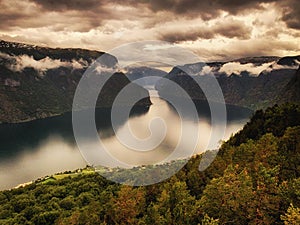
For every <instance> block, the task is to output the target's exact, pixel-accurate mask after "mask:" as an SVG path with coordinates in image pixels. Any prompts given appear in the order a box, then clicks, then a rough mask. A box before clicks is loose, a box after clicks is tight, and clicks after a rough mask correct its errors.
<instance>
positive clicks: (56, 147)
mask: <svg viewBox="0 0 300 225" xmlns="http://www.w3.org/2000/svg"><path fill="white" fill-rule="evenodd" d="M151 101H152V102H153V105H151V107H150V108H135V109H134V110H132V112H131V117H130V119H129V120H127V121H120V122H119V124H118V129H117V133H118V134H120V135H123V136H125V137H126V135H128V133H127V132H126V130H125V129H124V127H125V125H126V124H128V125H129V126H130V128H131V129H132V132H133V133H134V135H136V136H137V137H138V138H142V139H143V138H146V137H148V136H149V135H150V133H149V132H150V130H149V127H148V125H149V124H150V122H151V121H152V120H153V118H155V117H161V118H162V119H163V120H164V122H165V123H166V127H167V134H166V136H165V138H164V140H163V141H162V143H161V144H160V145H159V146H158V147H157V148H155V149H153V150H151V151H147V152H138V151H135V150H132V149H128V148H127V147H126V146H124V145H123V144H122V143H120V142H119V141H118V139H117V138H116V136H115V132H114V131H113V129H112V127H111V122H110V110H109V109H101V110H100V109H98V110H96V113H95V120H96V124H97V129H98V130H99V135H100V137H101V138H102V140H103V143H104V145H105V146H106V147H107V149H109V150H110V153H111V154H112V155H113V156H114V157H116V158H117V159H119V160H122V161H123V162H126V163H128V164H130V165H141V164H151V163H155V162H160V161H163V160H164V159H165V158H166V157H167V156H168V155H169V154H170V153H171V152H172V151H173V150H174V148H175V147H176V145H177V143H178V141H179V138H180V135H181V134H180V130H181V123H182V122H184V123H185V125H186V126H190V127H191V130H194V129H192V128H194V127H195V126H196V127H198V128H199V131H200V132H199V134H198V143H197V146H196V148H195V153H199V152H203V151H205V150H206V149H215V148H217V147H218V145H219V141H220V140H215V139H214V137H210V134H211V125H210V114H209V111H207V108H205V107H204V106H203V105H201V104H200V103H199V105H197V106H198V110H199V116H200V119H199V121H198V122H197V123H194V122H192V121H190V120H189V119H188V115H187V117H186V118H183V121H181V120H180V118H179V117H178V114H177V113H176V111H174V109H173V108H172V107H171V106H170V105H169V104H168V103H167V102H165V101H164V100H162V99H160V98H157V97H153V98H152V99H151ZM120 110H122V109H120ZM230 110H232V112H230V111H229V112H228V114H229V120H228V125H227V129H226V133H225V136H224V139H228V138H229V137H230V135H231V134H232V133H235V132H236V131H238V130H239V129H240V128H241V127H242V126H243V125H244V124H245V123H246V122H247V121H248V116H249V115H250V114H251V112H246V111H245V110H244V109H241V108H232V109H230ZM153 128H154V131H155V129H161V128H160V126H157V127H155V124H154V127H153ZM154 134H155V133H154ZM191 137H192V135H191ZM159 138H160V137H157V140H158V139H159ZM210 139H212V141H211V143H212V144H210V145H208V143H209V140H210ZM0 141H1V148H0V189H6V188H11V187H14V186H16V185H18V184H20V183H25V182H28V181H31V180H34V179H37V178H39V177H42V176H45V175H49V174H53V173H57V172H61V171H65V170H75V169H76V168H79V167H84V166H85V165H86V162H85V161H84V160H83V158H82V156H81V154H80V152H79V150H78V149H77V147H76V144H75V140H74V136H73V131H72V124H71V113H67V114H65V115H63V116H59V117H53V118H48V119H43V120H37V121H32V122H28V123H22V124H2V125H0ZM154 141H155V139H154ZM183 143H184V145H183V146H184V147H183V148H182V150H181V151H180V152H179V153H178V154H176V155H174V156H173V157H174V159H176V158H181V157H184V156H185V155H186V152H185V149H189V148H191V147H193V146H190V143H192V141H191V140H189V139H188V138H186V139H185V140H183ZM93 144H95V145H97V142H95V143H91V145H93ZM150 144H152V143H149V145H150ZM91 151H93V149H91ZM94 154H95V155H97V152H95V153H94Z"/></svg>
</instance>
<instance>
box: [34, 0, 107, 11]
mask: <svg viewBox="0 0 300 225" xmlns="http://www.w3.org/2000/svg"><path fill="white" fill-rule="evenodd" d="M30 1H32V2H34V3H36V4H37V5H39V6H42V7H43V8H44V9H47V10H52V11H65V10H78V11H81V10H90V9H95V8H98V7H99V6H101V5H102V1H99V0H58V1H57V0H30Z"/></svg>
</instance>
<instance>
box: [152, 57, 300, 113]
mask: <svg viewBox="0 0 300 225" xmlns="http://www.w3.org/2000/svg"><path fill="white" fill-rule="evenodd" d="M247 60H248V61H247ZM299 65H300V56H291V57H283V58H277V57H254V58H253V57H252V58H243V59H238V60H234V61H230V62H216V63H207V64H206V63H196V64H188V65H183V66H177V67H174V68H173V69H172V70H171V71H170V73H169V74H168V75H167V76H166V77H165V78H167V79H170V80H172V81H174V82H176V83H177V84H179V86H181V87H182V88H183V89H184V90H185V91H186V92H187V93H188V94H189V95H190V96H191V98H192V99H193V100H205V99H206V98H205V96H204V93H203V92H202V90H201V89H200V87H199V86H198V84H197V83H196V82H195V80H196V81H197V82H200V83H202V84H203V85H209V83H207V81H208V80H209V77H211V76H215V77H216V79H217V81H218V83H219V85H220V87H221V89H222V91H223V95H224V99H225V102H226V103H227V104H231V105H238V106H243V107H247V108H249V109H252V110H256V109H260V108H266V107H268V106H271V105H273V104H276V103H283V102H290V101H292V102H300V98H299V97H297V96H298V95H295V96H294V97H291V96H290V97H289V95H293V94H288V95H287V94H285V95H283V94H282V93H284V92H287V93H290V92H291V93H297V87H298V86H297V87H296V86H295V85H294V84H293V83H295V78H294V77H295V73H296V71H297V68H298V67H299ZM193 78H194V79H195V80H194V79H193ZM156 89H157V90H158V91H159V93H160V94H161V95H164V94H165V95H175V96H176V90H173V92H172V93H170V92H169V91H165V92H164V90H169V88H168V85H167V84H166V83H164V82H160V83H158V84H157V85H156ZM289 89H291V90H290V91H289ZM298 92H299V91H298ZM284 96H286V97H284ZM178 97H179V96H178Z"/></svg>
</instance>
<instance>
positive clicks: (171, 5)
mask: <svg viewBox="0 0 300 225" xmlns="http://www.w3.org/2000/svg"><path fill="white" fill-rule="evenodd" d="M276 1H279V0H211V1H199V0H177V1H172V0H166V1H161V0H152V1H147V2H149V4H150V8H151V9H152V10H154V11H172V12H174V13H177V14H185V16H200V17H202V18H203V19H211V18H214V17H217V16H218V15H219V13H220V11H221V10H223V11H227V12H229V13H231V14H237V13H239V12H241V11H244V10H249V9H254V8H261V5H260V4H261V3H270V2H276Z"/></svg>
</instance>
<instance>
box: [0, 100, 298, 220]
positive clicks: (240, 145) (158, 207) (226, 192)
mask: <svg viewBox="0 0 300 225" xmlns="http://www.w3.org/2000/svg"><path fill="white" fill-rule="evenodd" d="M299 137H300V107H299V106H297V105H292V104H285V105H283V106H277V105H276V106H274V107H271V108H268V109H266V110H265V111H262V110H260V111H257V112H256V113H255V114H254V115H253V116H252V118H251V120H250V122H249V123H247V124H246V125H245V127H244V129H243V130H241V131H240V132H239V133H238V134H236V135H234V136H233V137H231V138H230V140H229V141H227V142H225V143H223V144H222V147H221V149H220V151H219V153H218V155H217V157H216V159H215V160H214V162H213V163H212V164H211V165H210V167H209V168H208V169H207V170H205V171H204V172H200V171H199V170H198V168H199V162H200V160H201V157H202V156H201V155H197V156H194V157H193V158H192V159H191V160H190V161H189V162H188V163H187V165H186V166H185V167H184V168H183V169H182V170H181V171H180V172H179V173H177V174H176V175H174V176H173V177H171V178H170V179H168V180H167V181H165V182H162V183H159V184H155V185H151V186H146V187H130V186H125V185H119V184H115V183H112V182H110V181H108V180H106V179H105V178H103V177H101V176H100V175H99V174H97V173H95V172H90V173H79V174H74V173H73V174H72V175H67V174H65V175H64V176H63V177H64V178H61V179H58V178H57V177H56V176H53V177H52V178H50V179H44V180H39V181H37V182H35V183H33V184H30V185H27V186H25V187H23V188H18V189H12V190H9V191H2V192H0V224H68V225H69V224H182V225H183V224H300V176H299V175H300V163H299V157H300V138H299ZM168 166H170V165H165V166H160V167H158V168H159V171H157V170H156V171H155V170H154V172H160V173H163V172H164V171H165V170H167V168H168ZM139 169H142V168H139ZM139 169H134V170H132V171H131V174H130V177H134V174H135V173H138V172H139ZM127 174H128V173H127ZM157 174H159V173H157ZM128 179H129V178H128Z"/></svg>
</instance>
